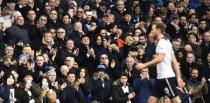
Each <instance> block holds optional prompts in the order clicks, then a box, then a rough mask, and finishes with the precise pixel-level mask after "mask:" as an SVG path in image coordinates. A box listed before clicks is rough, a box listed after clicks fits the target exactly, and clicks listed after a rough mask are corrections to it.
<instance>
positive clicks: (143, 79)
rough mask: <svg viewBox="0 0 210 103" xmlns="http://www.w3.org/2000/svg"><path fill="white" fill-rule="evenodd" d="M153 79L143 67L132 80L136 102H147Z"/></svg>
mask: <svg viewBox="0 0 210 103" xmlns="http://www.w3.org/2000/svg"><path fill="white" fill-rule="evenodd" d="M154 83H155V79H153V78H150V76H149V71H148V69H147V68H146V69H143V70H142V71H141V73H140V75H138V76H137V77H136V78H135V79H134V82H133V88H134V90H135V92H136V94H137V95H136V97H135V100H136V103H147V100H148V98H149V96H150V95H151V91H152V88H153V86H154Z"/></svg>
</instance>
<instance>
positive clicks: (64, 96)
mask: <svg viewBox="0 0 210 103" xmlns="http://www.w3.org/2000/svg"><path fill="white" fill-rule="evenodd" d="M82 100H83V93H82V91H81V88H79V86H78V83H77V82H76V73H75V72H74V71H69V73H68V75H67V85H66V87H65V88H64V90H63V91H62V92H61V97H60V101H61V103H83V102H82Z"/></svg>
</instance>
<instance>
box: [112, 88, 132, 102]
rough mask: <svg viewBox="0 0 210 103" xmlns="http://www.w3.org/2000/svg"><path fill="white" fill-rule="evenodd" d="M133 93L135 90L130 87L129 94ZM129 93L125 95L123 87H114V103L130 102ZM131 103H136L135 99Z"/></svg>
mask: <svg viewBox="0 0 210 103" xmlns="http://www.w3.org/2000/svg"><path fill="white" fill-rule="evenodd" d="M132 92H134V90H133V88H132V87H129V93H132ZM129 93H124V92H123V89H122V87H121V86H116V87H113V89H112V98H113V103H127V101H129V99H128V94H129ZM131 103H134V100H133V99H132V100H131Z"/></svg>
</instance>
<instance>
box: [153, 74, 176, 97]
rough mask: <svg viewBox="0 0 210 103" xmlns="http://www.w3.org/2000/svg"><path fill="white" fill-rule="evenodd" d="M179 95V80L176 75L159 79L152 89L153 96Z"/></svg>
mask: <svg viewBox="0 0 210 103" xmlns="http://www.w3.org/2000/svg"><path fill="white" fill-rule="evenodd" d="M178 95H179V94H178V90H177V81H176V78H175V77H172V78H165V79H157V81H156V82H155V85H154V87H153V90H152V96H154V97H156V98H161V97H162V96H168V97H169V98H170V99H172V98H174V97H177V96H178Z"/></svg>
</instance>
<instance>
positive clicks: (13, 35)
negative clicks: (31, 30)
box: [4, 16, 30, 44]
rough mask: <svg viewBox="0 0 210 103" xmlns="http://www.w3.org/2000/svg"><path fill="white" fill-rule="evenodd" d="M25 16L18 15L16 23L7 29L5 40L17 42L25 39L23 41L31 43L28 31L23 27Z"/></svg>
mask: <svg viewBox="0 0 210 103" xmlns="http://www.w3.org/2000/svg"><path fill="white" fill-rule="evenodd" d="M23 25H24V18H23V17H22V16H19V17H17V19H16V20H15V24H14V25H13V26H11V27H9V28H7V29H6V30H5V34H6V35H5V38H4V40H5V42H6V43H8V42H10V41H12V42H14V43H16V42H18V41H20V40H21V41H23V43H26V44H30V40H29V36H28V31H27V30H26V29H25V28H24V27H23Z"/></svg>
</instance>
